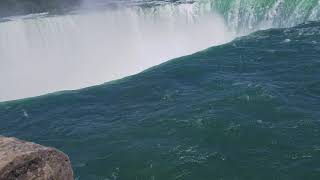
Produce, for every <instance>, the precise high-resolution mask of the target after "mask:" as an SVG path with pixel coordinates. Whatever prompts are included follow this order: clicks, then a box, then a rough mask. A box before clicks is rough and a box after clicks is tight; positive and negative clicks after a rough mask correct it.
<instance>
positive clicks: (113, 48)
mask: <svg viewBox="0 0 320 180" xmlns="http://www.w3.org/2000/svg"><path fill="white" fill-rule="evenodd" d="M116 2H117V3H115V1H104V0H96V1H83V4H82V5H81V7H82V8H81V9H79V10H78V11H74V12H72V13H69V14H65V15H52V13H51V11H49V12H47V13H41V14H33V15H27V16H18V17H6V18H3V20H2V21H6V22H3V23H1V24H0V59H1V62H0V63H1V64H0V82H1V83H2V86H1V87H0V91H1V93H0V101H6V100H13V99H19V98H25V97H31V96H37V95H42V94H46V93H51V92H55V91H61V90H70V89H78V88H83V87H88V86H92V85H97V84H101V83H104V82H107V81H110V80H115V79H119V78H122V77H126V76H128V75H133V74H136V73H138V72H141V71H142V70H145V69H147V68H149V67H152V66H154V65H157V64H160V63H162V62H165V61H167V60H169V59H172V58H176V57H180V56H183V55H188V54H192V53H195V52H197V51H200V50H203V49H205V48H208V47H210V46H214V45H219V44H223V43H227V42H229V41H231V40H232V39H234V38H235V37H238V36H242V35H246V34H249V33H251V32H254V31H256V30H260V29H267V28H271V27H292V26H294V25H297V24H300V23H303V22H306V21H308V20H317V19H318V18H319V16H320V11H319V10H320V5H319V2H318V1H315V0H303V1H284V0H272V1H270V0H267V1H252V0H242V1H241V0H229V1H225V0H224V1H221V0H200V1H196V2H192V1H189V2H188V1H174V2H170V1H120V2H118V1H116ZM101 7H103V8H101ZM17 52H19V53H17ZM123 52H126V53H123Z"/></svg>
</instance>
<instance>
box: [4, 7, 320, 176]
mask: <svg viewBox="0 0 320 180" xmlns="http://www.w3.org/2000/svg"><path fill="white" fill-rule="evenodd" d="M214 2H219V1H214ZM221 2H222V1H221ZM228 2H229V1H228ZM235 2H238V3H239V2H241V3H240V4H243V3H244V2H248V3H249V2H251V1H230V3H235ZM261 2H263V1H261ZM266 2H267V1H266ZM281 2H285V3H284V4H286V3H288V1H274V3H279V4H281ZM291 2H293V3H298V1H291ZM299 2H301V3H300V5H299V6H296V7H306V6H307V5H309V3H311V1H299ZM312 2H313V1H312ZM251 3H254V2H253V1H252V2H251ZM273 5H274V6H272V7H275V6H280V5H276V4H273ZM281 6H284V5H283V3H282V5H281ZM161 7H162V6H159V7H157V8H161ZM198 7H199V6H198ZM203 7H204V6H203ZM206 7H207V5H206ZM215 7H220V8H222V7H227V6H222V5H221V6H215ZM228 7H229V6H228ZM241 7H242V8H244V5H242V6H241ZM285 7H288V5H286V6H285ZM289 7H291V6H289ZM239 9H241V8H239ZM289 9H290V8H289ZM295 9H298V8H295ZM316 9H318V5H317V4H316V5H315V6H314V7H313V8H310V11H309V13H306V14H308V15H303V14H301V13H297V14H299V17H300V16H305V18H303V19H304V20H301V19H300V18H297V19H296V21H295V19H294V18H293V15H292V16H286V17H282V18H283V20H281V19H279V18H274V21H272V22H273V23H271V24H268V23H265V24H266V25H270V26H271V25H272V26H274V27H275V28H273V29H268V30H263V31H258V32H255V33H250V34H249V35H247V36H243V37H238V38H236V39H234V40H233V41H231V42H229V43H226V44H224V45H220V46H214V47H211V48H208V49H205V50H203V51H200V52H197V53H195V54H191V55H187V56H182V57H179V58H176V59H173V60H170V61H168V62H166V63H164V64H161V65H158V66H155V67H153V68H151V69H147V70H145V71H143V72H141V73H139V74H136V75H133V76H130V77H127V78H124V79H121V80H117V81H112V82H109V83H105V84H103V85H100V86H94V87H90V88H85V89H81V90H74V91H64V92H59V93H54V94H50V95H45V96H40V97H35V98H29V99H22V100H17V101H10V102H2V103H0V134H2V135H5V136H15V137H18V138H22V139H26V140H30V141H34V142H37V143H41V144H44V145H48V146H53V147H56V148H59V149H61V150H63V151H64V152H65V153H67V154H68V155H69V156H70V158H71V161H72V163H73V168H74V171H75V177H76V178H77V179H79V180H82V179H85V180H87V179H89V180H91V179H92V180H96V179H111V180H114V179H123V180H131V179H138V180H140V179H141V180H145V179H150V180H154V179H169V180H171V179H172V180H173V179H183V180H194V179H199V180H207V179H208V180H209V179H224V180H235V179H241V180H242V179H243V180H248V179H262V180H264V179H265V180H270V179H281V180H295V179H296V180H300V179H305V180H315V179H319V178H320V172H319V168H320V167H319V163H318V162H319V160H320V141H319V128H320V121H319V120H320V119H319V117H320V113H319V108H320V79H319V74H320V60H319V59H320V54H319V52H320V23H319V22H317V21H315V22H306V21H307V20H308V19H313V18H311V17H314V18H315V19H313V20H317V19H316V16H315V15H312V16H311V14H317V13H316V11H317V10H316ZM298 11H299V10H294V11H290V12H298ZM202 12H204V11H202ZM266 12H267V11H266ZM303 12H304V11H303ZM281 13H282V14H285V13H284V12H282V11H281ZM218 14H219V13H218ZM228 14H231V13H229V11H228V12H226V13H225V14H221V13H220V16H221V17H223V19H224V20H225V21H224V22H225V23H224V25H223V26H225V27H227V29H228V30H229V31H231V32H234V31H235V32H236V33H237V34H242V33H244V32H246V30H243V31H242V30H240V29H242V28H240V27H242V26H237V27H239V28H232V27H234V23H231V22H230V21H227V19H226V18H227V17H228V16H229V15H228ZM58 17H60V16H58ZM146 17H150V16H149V15H148V16H146ZM157 17H158V16H157ZM201 17H202V16H201ZM216 17H217V16H214V18H216ZM245 17H248V16H244V17H242V16H240V15H239V19H245ZM286 18H287V19H286ZM209 19H210V18H209ZM285 19H286V21H284V20H285ZM292 19H294V20H292ZM41 20H43V19H41ZM289 20H290V21H289ZM10 22H11V21H10ZM13 22H16V21H13ZM240 22H247V21H243V20H241V21H240ZM248 22H250V24H252V26H253V27H255V28H257V30H258V29H261V28H263V27H267V26H263V27H262V26H260V24H263V23H262V22H263V21H261V23H258V24H257V23H256V21H251V20H250V21H248ZM301 22H305V23H303V24H301V25H296V24H299V23H301ZM11 23H12V22H11ZM240 24H241V23H240ZM277 26H278V27H283V28H276V27H277ZM150 27H151V26H150ZM160 27H161V26H160ZM158 28H159V27H158ZM248 31H251V29H248ZM180 32H182V30H181V31H180ZM232 34H233V33H231V35H232ZM205 35H208V34H205ZM159 38H160V37H159ZM196 38H197V36H193V39H196ZM10 42H11V41H10ZM177 42H179V41H177ZM124 52H127V51H124ZM128 60H130V58H129V59H128ZM1 72H2V71H1ZM1 87H3V86H1Z"/></svg>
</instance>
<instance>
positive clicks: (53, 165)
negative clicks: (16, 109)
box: [0, 136, 73, 180]
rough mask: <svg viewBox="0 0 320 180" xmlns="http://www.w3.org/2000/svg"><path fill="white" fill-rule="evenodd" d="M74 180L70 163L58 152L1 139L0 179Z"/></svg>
mask: <svg viewBox="0 0 320 180" xmlns="http://www.w3.org/2000/svg"><path fill="white" fill-rule="evenodd" d="M31 179H32V180H73V172H72V168H71V163H70V160H69V158H68V156H67V155H65V154H64V153H62V152H61V151H59V150H57V149H54V148H50V147H44V146H41V145H39V144H35V143H32V142H26V141H22V140H19V139H16V138H7V137H1V136H0V180H31Z"/></svg>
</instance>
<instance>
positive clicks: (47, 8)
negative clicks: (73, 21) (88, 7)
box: [0, 0, 81, 17]
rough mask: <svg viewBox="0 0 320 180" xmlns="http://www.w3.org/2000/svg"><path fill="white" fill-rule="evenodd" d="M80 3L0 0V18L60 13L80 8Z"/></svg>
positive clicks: (75, 1)
mask: <svg viewBox="0 0 320 180" xmlns="http://www.w3.org/2000/svg"><path fill="white" fill-rule="evenodd" d="M80 2H81V0H0V16H2V17H3V16H13V15H23V14H30V13H40V12H52V13H59V12H64V11H67V10H70V9H72V8H74V7H76V6H78V5H79V4H80Z"/></svg>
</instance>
